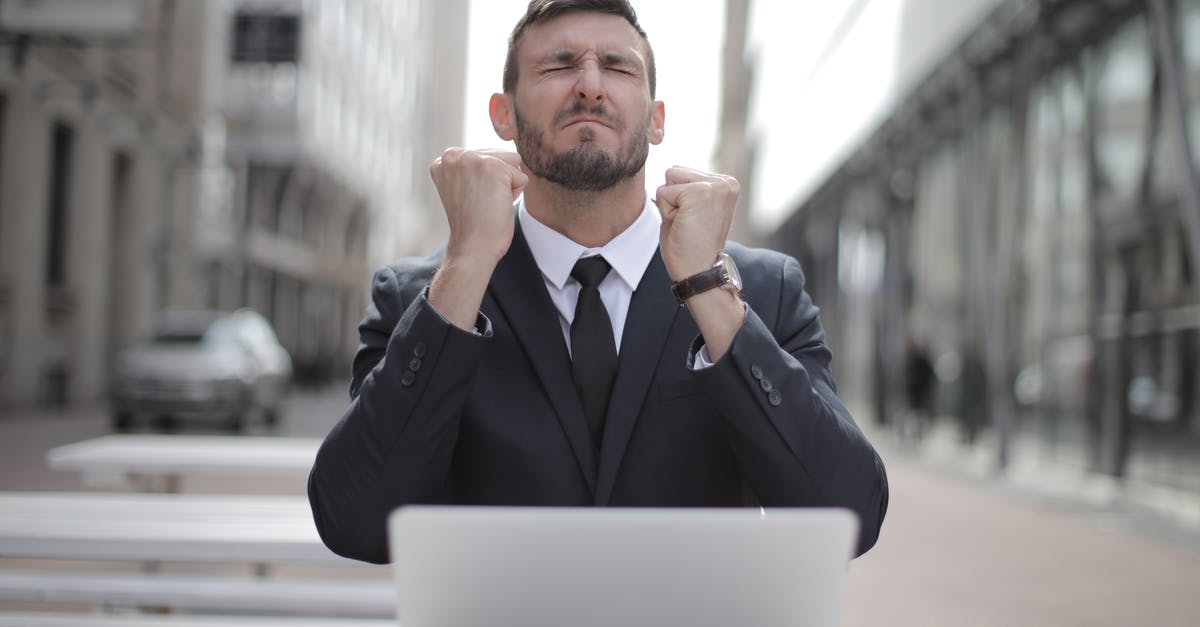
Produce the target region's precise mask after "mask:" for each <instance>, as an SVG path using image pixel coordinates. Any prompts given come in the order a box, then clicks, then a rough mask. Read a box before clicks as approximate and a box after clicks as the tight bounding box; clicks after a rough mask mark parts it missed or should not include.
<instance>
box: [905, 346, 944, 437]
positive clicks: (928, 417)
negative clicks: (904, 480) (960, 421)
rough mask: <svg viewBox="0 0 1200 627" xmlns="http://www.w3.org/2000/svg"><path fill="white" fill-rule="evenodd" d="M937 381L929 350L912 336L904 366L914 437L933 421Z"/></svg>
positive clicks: (920, 433)
mask: <svg viewBox="0 0 1200 627" xmlns="http://www.w3.org/2000/svg"><path fill="white" fill-rule="evenodd" d="M936 383H937V372H936V371H935V370H934V368H933V362H932V361H931V360H930V359H929V352H928V351H927V350H926V349H925V347H924V346H923V345H922V344H921V343H920V342H918V341H917V340H916V339H914V338H911V337H910V338H909V340H908V350H907V365H906V368H905V385H906V387H907V389H906V397H907V401H908V415H909V418H910V419H911V420H912V423H913V428H914V429H915V431H916V433H915V435H916V437H917V438H918V439H919V438H921V437H922V436H923V435H924V433H925V431H926V430H927V429H928V428H929V427H930V426H931V425H932V423H933V414H934V411H933V392H934V385H935V384H936Z"/></svg>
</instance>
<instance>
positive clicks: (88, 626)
mask: <svg viewBox="0 0 1200 627" xmlns="http://www.w3.org/2000/svg"><path fill="white" fill-rule="evenodd" d="M117 626H121V627H398V626H397V624H396V621H394V620H368V619H353V618H346V619H338V618H293V617H290V616H288V617H281V616H185V615H179V614H164V615H148V614H52V613H39V612H21V613H12V612H9V613H0V627H117Z"/></svg>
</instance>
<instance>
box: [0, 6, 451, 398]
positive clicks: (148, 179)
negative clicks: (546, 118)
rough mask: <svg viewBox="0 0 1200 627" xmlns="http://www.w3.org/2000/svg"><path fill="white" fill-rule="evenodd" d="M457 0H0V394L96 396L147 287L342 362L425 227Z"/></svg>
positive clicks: (148, 307)
mask: <svg viewBox="0 0 1200 627" xmlns="http://www.w3.org/2000/svg"><path fill="white" fill-rule="evenodd" d="M466 4H467V2H466V0H451V1H448V2H447V1H445V0H442V1H438V2H433V1H422V0H345V1H344V2H315V1H304V0H275V1H271V0H222V1H206V2H193V1H180V0H39V1H38V2H21V3H14V2H5V3H0V407H10V408H12V407H21V406H28V405H32V404H39V403H68V402H78V401H93V400H97V399H102V398H104V397H105V395H106V391H107V386H108V383H109V377H110V374H111V373H110V365H111V361H112V358H113V356H114V355H115V353H116V351H117V350H118V349H119V348H120V347H122V346H124V345H127V344H128V343H130V342H132V341H134V340H135V339H137V338H139V337H141V336H143V335H144V334H145V333H146V332H147V331H148V328H149V324H150V322H151V321H152V319H153V317H154V315H155V314H156V312H158V311H161V310H164V309H198V308H219V309H232V308H237V307H243V306H249V307H252V308H254V309H256V310H258V311H260V312H261V313H263V314H264V315H266V316H267V317H268V318H269V319H270V320H271V321H272V323H273V324H274V325H275V327H276V330H277V332H278V334H279V336H280V339H281V341H282V342H283V343H284V345H285V347H287V348H288V349H289V351H290V352H291V353H292V355H293V360H294V362H295V364H296V366H297V371H298V374H299V375H300V376H302V377H320V376H328V375H330V374H334V373H339V372H343V371H345V370H346V368H347V367H348V363H349V359H350V356H351V355H352V354H353V350H354V346H355V343H356V336H355V333H354V325H355V322H356V321H357V320H358V318H359V317H360V316H361V314H362V309H363V306H364V305H365V303H366V300H367V294H368V287H369V279H370V272H371V269H372V268H373V267H375V266H378V265H380V264H382V263H385V262H386V261H388V260H389V259H391V258H394V257H395V256H398V255H400V254H412V253H425V252H428V251H429V250H430V249H431V248H432V247H433V242H435V241H437V240H440V239H441V236H442V233H441V231H440V229H441V228H442V227H441V226H440V224H441V222H440V221H439V220H438V219H437V218H439V217H440V210H439V209H438V205H437V204H436V195H435V194H434V193H433V192H432V190H431V189H429V188H430V187H431V186H429V185H426V184H425V181H426V180H427V178H428V176H427V174H426V167H427V163H428V161H429V159H430V158H431V155H433V154H436V151H437V150H439V149H440V146H445V145H448V144H453V143H458V142H459V141H461V140H460V139H459V137H460V135H461V126H462V122H461V107H462V105H461V100H462V91H463V82H464V79H465V59H464V57H463V52H462V50H463V49H464V48H465V39H466V32H465V29H466V27H465V23H466V19H465V15H466ZM434 147H439V148H434Z"/></svg>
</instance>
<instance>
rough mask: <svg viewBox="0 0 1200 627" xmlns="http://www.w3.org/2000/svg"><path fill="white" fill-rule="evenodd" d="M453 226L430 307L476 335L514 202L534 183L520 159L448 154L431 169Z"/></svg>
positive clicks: (492, 153)
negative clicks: (474, 331)
mask: <svg viewBox="0 0 1200 627" xmlns="http://www.w3.org/2000/svg"><path fill="white" fill-rule="evenodd" d="M429 174H430V176H432V177H433V184H434V185H436V186H437V190H438V195H439V196H441V198H442V208H443V209H444V210H445V211H446V220H447V221H448V222H449V223H450V239H449V241H448V242H447V243H446V255H445V257H444V258H443V259H442V265H441V267H440V268H438V271H437V273H436V274H434V276H433V281H432V284H431V285H430V287H429V302H430V304H431V305H433V307H434V308H435V309H437V310H438V311H439V312H441V314H442V315H443V316H445V317H446V319H447V320H449V321H450V322H451V323H453V324H454V325H455V326H457V327H459V328H461V329H464V330H468V331H469V330H471V329H472V328H474V325H475V316H476V313H477V312H478V311H479V304H480V302H482V300H483V293H484V291H485V290H486V289H487V285H488V281H490V280H491V278H492V272H493V271H494V270H495V269H496V264H497V263H499V262H500V258H501V257H503V256H504V253H506V252H508V247H509V246H510V245H511V244H512V238H513V223H514V217H513V201H515V200H516V199H517V196H520V195H521V191H522V190H524V189H525V186H526V185H527V184H528V183H529V177H528V176H525V173H524V172H522V171H521V157H520V156H519V155H517V153H515V152H505V151H502V150H465V149H462V148H448V149H446V151H445V152H443V153H442V156H440V157H438V158H437V159H435V160H434V162H433V165H431V166H429Z"/></svg>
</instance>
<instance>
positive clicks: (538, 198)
mask: <svg viewBox="0 0 1200 627" xmlns="http://www.w3.org/2000/svg"><path fill="white" fill-rule="evenodd" d="M654 72H655V69H654V58H653V53H652V51H651V49H650V44H649V42H648V40H647V38H646V35H645V33H644V32H643V31H642V29H641V27H640V26H639V25H638V22H637V17H636V15H635V14H634V11H633V9H632V7H630V6H629V4H628V3H627V2H625V1H624V0H533V1H532V2H530V4H529V8H528V10H527V12H526V15H525V16H524V17H523V18H522V19H521V21H520V22H518V24H517V25H516V27H515V28H514V30H513V33H512V36H511V38H510V41H509V50H508V58H507V62H506V64H505V71H504V93H502V94H496V95H494V96H492V99H491V102H490V114H491V118H492V122H493V125H494V127H495V129H496V132H497V134H499V136H500V137H501V138H503V139H505V140H513V141H515V143H516V146H517V153H516V154H513V153H506V152H501V151H470V150H463V149H459V148H451V149H448V150H446V151H445V152H444V153H443V154H442V156H441V157H440V158H438V159H437V160H436V161H434V163H433V165H432V166H431V168H430V170H431V173H432V176H433V181H434V184H435V185H436V186H437V189H438V193H439V195H440V196H441V200H442V204H443V207H444V209H445V213H446V217H447V220H448V221H449V225H450V237H449V241H448V242H447V244H446V246H445V248H444V251H443V252H441V253H439V254H436V255H435V256H434V257H431V258H429V259H423V260H416V259H405V260H401V261H400V262H398V263H396V264H394V265H391V266H389V267H386V268H384V269H382V270H380V271H379V272H377V273H376V275H375V278H374V291H373V304H372V306H371V307H369V308H368V309H367V315H366V318H365V320H363V322H362V323H361V325H360V326H359V331H360V335H361V338H362V344H361V346H360V347H359V351H358V354H357V356H356V357H355V361H354V374H353V382H352V383H351V390H350V392H351V397H352V401H351V403H350V407H349V409H348V410H347V412H346V414H345V416H344V417H343V418H342V420H341V422H339V423H338V424H337V426H335V427H334V428H333V430H332V431H331V432H330V434H329V436H328V437H327V438H326V440H325V443H324V445H323V446H322V447H321V450H320V452H319V453H318V455H317V460H316V463H315V465H314V466H313V471H312V475H311V477H310V479H309V498H310V501H311V503H312V508H313V514H314V518H315V519H316V523H317V528H318V529H319V530H320V533H321V537H322V538H323V539H324V541H325V543H326V544H327V545H328V546H329V547H330V548H331V549H332V550H333V551H335V552H337V553H339V554H341V555H345V556H348V557H352V558H356V559H361V560H366V561H371V562H378V563H382V562H384V561H386V560H387V557H388V555H387V537H386V529H385V521H386V518H387V515H388V513H389V512H390V511H391V510H392V509H394V508H396V507H398V506H400V505H403V504H406V503H440V504H450V503H453V504H476V505H478V504H494V505H564V506H566V505H570V506H581V505H597V506H664V507H670V506H681V507H690V506H763V507H784V506H787V507H791V506H841V507H848V508H850V509H852V510H854V511H855V512H856V513H857V514H858V516H859V519H860V521H861V523H862V533H861V537H860V540H859V543H858V551H859V553H862V552H864V551H866V550H867V549H868V548H870V547H871V546H872V545H873V544H874V542H875V540H876V538H877V536H878V532H879V526H880V524H881V522H882V520H883V515H884V511H885V510H886V507H887V498H888V489H887V479H886V476H885V474H884V469H883V464H882V462H881V461H880V459H879V457H878V455H876V453H875V451H874V450H873V449H872V447H871V445H870V444H869V443H868V442H867V441H866V439H865V438H864V437H863V435H862V433H861V432H860V431H859V430H858V428H857V427H856V426H855V424H854V422H853V420H852V419H851V418H850V415H849V413H848V412H847V411H846V409H845V407H844V406H843V405H842V403H841V401H839V400H838V398H837V396H836V393H835V385H834V381H833V378H832V376H831V375H830V372H829V369H828V366H829V361H830V353H829V350H828V349H827V348H826V346H825V344H824V332H823V331H822V329H821V324H820V321H819V320H818V317H817V308H816V307H815V306H813V304H812V302H811V300H810V299H809V297H808V295H807V294H806V293H805V292H804V289H803V281H804V279H803V276H802V274H801V272H800V268H799V265H798V264H797V263H796V261H795V260H793V259H791V258H789V257H785V256H783V255H780V254H778V253H774V252H771V251H764V250H753V249H748V248H745V247H743V246H740V245H737V244H733V243H726V239H725V238H726V236H727V234H728V231H729V225H730V221H731V216H732V213H733V208H734V205H735V204H736V202H737V197H738V183H737V181H735V180H734V179H732V178H730V177H728V176H722V175H719V174H709V173H705V172H701V171H698V170H692V169H688V168H682V167H676V168H671V169H670V170H668V171H667V172H666V174H665V184H664V185H662V186H661V187H659V188H658V190H657V194H656V195H655V197H654V198H653V199H650V198H648V197H647V194H646V191H645V189H646V188H645V180H646V179H645V177H646V172H645V169H644V166H645V161H646V155H647V152H648V149H649V144H658V143H659V142H661V141H662V139H663V128H664V127H663V124H664V120H665V108H664V105H663V103H661V102H657V101H654V99H653V98H654V87H655V74H654ZM514 202H515V203H516V216H515V219H514V207H513V205H514ZM660 214H661V215H660ZM714 260H715V261H714ZM735 266H736V268H740V270H741V277H742V280H744V285H742V284H741V281H739V280H738V279H737V277H736V274H737V272H736V269H735ZM739 287H740V289H739ZM681 304H682V305H683V306H681Z"/></svg>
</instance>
